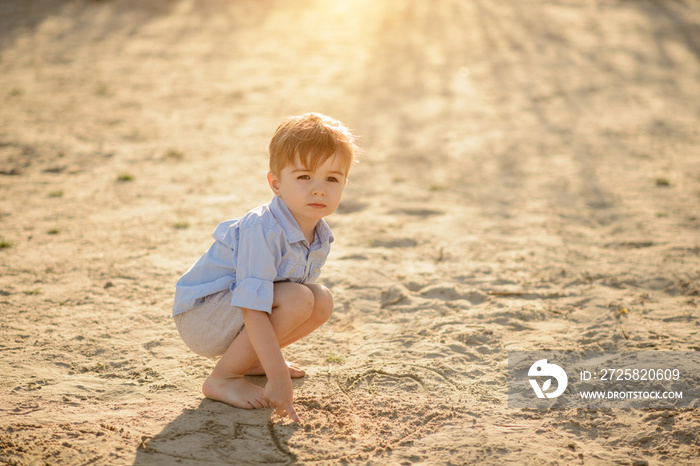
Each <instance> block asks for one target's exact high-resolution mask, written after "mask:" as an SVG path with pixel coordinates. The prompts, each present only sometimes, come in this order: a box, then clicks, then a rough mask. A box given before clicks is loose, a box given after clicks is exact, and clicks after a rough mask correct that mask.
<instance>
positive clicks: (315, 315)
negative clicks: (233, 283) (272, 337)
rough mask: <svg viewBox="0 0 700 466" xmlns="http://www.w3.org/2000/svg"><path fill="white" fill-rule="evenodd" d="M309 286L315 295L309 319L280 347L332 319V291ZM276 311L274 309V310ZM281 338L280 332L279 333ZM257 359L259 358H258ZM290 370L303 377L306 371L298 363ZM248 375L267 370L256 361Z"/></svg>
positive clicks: (261, 373) (282, 339) (292, 332)
mask: <svg viewBox="0 0 700 466" xmlns="http://www.w3.org/2000/svg"><path fill="white" fill-rule="evenodd" d="M303 286H306V287H308V288H309V289H310V290H311V292H312V294H313V297H314V303H313V310H312V311H311V315H310V316H309V318H308V319H306V320H305V321H304V322H302V323H301V324H300V325H299V326H298V327H296V328H295V329H293V330H292V331H291V332H289V333H288V334H287V335H286V336H284V337H282V338H281V339H280V340H279V344H280V348H284V347H285V346H288V345H290V344H292V343H294V342H295V341H297V340H299V339H301V338H303V337H305V336H306V335H308V334H310V333H311V332H313V331H314V330H316V329H317V328H319V327H320V326H321V325H323V324H324V323H325V322H326V321H328V319H330V317H331V314H332V313H333V295H332V294H331V292H330V291H329V290H328V288H326V287H325V286H322V285H317V284H310V285H303ZM273 313H274V311H273ZM278 338H279V334H278ZM256 359H257V358H256ZM288 365H289V372H290V374H291V376H292V377H303V376H304V371H303V370H302V369H301V368H300V367H299V366H297V365H296V364H288ZM246 374H247V375H265V371H264V370H263V368H262V366H261V365H260V362H259V361H256V363H255V365H254V366H251V367H250V369H248V371H246Z"/></svg>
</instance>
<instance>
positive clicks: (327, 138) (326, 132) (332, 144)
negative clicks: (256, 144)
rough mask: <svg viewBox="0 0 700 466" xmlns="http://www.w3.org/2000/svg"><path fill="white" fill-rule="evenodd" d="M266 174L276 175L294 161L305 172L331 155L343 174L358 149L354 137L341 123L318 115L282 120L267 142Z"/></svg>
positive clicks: (347, 169) (353, 159)
mask: <svg viewBox="0 0 700 466" xmlns="http://www.w3.org/2000/svg"><path fill="white" fill-rule="evenodd" d="M269 150H270V171H271V172H272V173H274V174H276V175H279V174H280V172H281V171H282V169H283V168H285V167H286V166H288V165H294V164H295V161H296V158H297V157H298V158H299V161H300V162H301V163H302V165H304V167H305V168H307V169H309V170H312V171H313V170H316V168H317V167H318V166H319V165H321V164H323V163H324V162H325V161H326V160H328V159H329V158H330V157H332V156H334V155H335V156H337V157H339V158H340V160H341V162H342V166H343V168H344V172H345V174H346V175H347V174H348V172H349V171H350V167H351V166H352V164H353V162H354V161H355V153H356V152H357V151H358V147H357V146H356V145H355V136H354V135H353V134H352V133H351V132H350V130H348V129H347V128H346V127H345V126H343V124H342V123H341V122H339V121H338V120H334V119H333V118H331V117H328V116H326V115H322V114H320V113H304V114H303V115H297V116H293V117H289V118H287V119H285V120H284V121H283V122H282V124H280V125H279V126H278V127H277V130H276V131H275V134H274V135H273V136H272V141H270V148H269Z"/></svg>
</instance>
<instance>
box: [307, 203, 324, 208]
mask: <svg viewBox="0 0 700 466" xmlns="http://www.w3.org/2000/svg"><path fill="white" fill-rule="evenodd" d="M309 207H313V208H314V209H323V208H325V207H326V204H317V203H311V204H309Z"/></svg>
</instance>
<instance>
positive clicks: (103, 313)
mask: <svg viewBox="0 0 700 466" xmlns="http://www.w3.org/2000/svg"><path fill="white" fill-rule="evenodd" d="M699 97H700V8H699V7H698V5H697V4H695V3H694V2H681V1H660V0H659V1H651V0H648V1H641V0H640V1H635V2H630V1H621V0H620V1H614V0H609V1H602V0H601V1H594V0H590V1H583V0H581V1H574V0H542V1H534V0H533V1H517V2H515V1H514V2H496V1H490V0H468V1H467V0H464V1H462V0H460V1H457V0H454V1H440V2H433V1H428V0H418V1H413V2H402V1H398V0H387V1H383V2H374V1H369V0H353V1H311V0H308V1H301V0H293V1H284V2H281V1H272V0H265V1H253V0H241V1H235V2H233V1H224V0H218V1H217V0H199V1H194V0H171V1H166V0H144V1H136V0H131V1H126V0H125V1H118V0H103V1H97V0H93V1H86V0H73V1H49V0H33V1H31V2H17V1H14V0H3V1H0V172H1V173H2V174H1V175H0V197H1V199H2V202H1V203H0V246H2V247H1V248H0V316H1V317H2V321H1V323H0V351H1V355H2V357H0V373H2V377H1V378H0V462H1V463H6V464H20V465H25V464H32V465H33V464H58V465H77V464H155V465H160V464H162V465H167V464H174V463H176V464H182V465H201V464H226V463H248V464H259V463H265V464H290V463H295V462H298V463H301V464H338V463H351V464H355V463H363V464H382V465H383V464H413V463H421V464H465V463H475V462H479V463H484V464H503V463H512V464H525V463H527V464H553V463H556V464H637V465H643V464H661V463H663V464H696V462H697V459H698V456H699V455H700V434H699V432H700V429H699V428H698V427H699V426H700V413H699V412H698V410H697V409H693V408H686V409H676V410H658V409H657V410H645V409H638V410H622V409H615V408H610V409H595V408H590V409H588V408H587V409H552V410H549V411H537V410H528V409H515V408H509V407H508V404H507V396H506V395H507V385H506V369H507V357H508V352H509V351H519V350H553V349H564V350H611V351H613V350H617V351H632V350H644V351H657V350H683V351H698V350H700V339H699V331H700V326H699V320H698V319H699V317H700V311H699V310H698V304H699V301H700V298H699V297H698V295H699V293H700V208H699V206H700V153H699V152H698V147H700V146H699V144H700V132H699V131H698V128H700V98H699ZM307 111H318V112H322V113H326V114H329V115H331V116H333V117H335V118H338V119H340V120H341V121H343V122H345V123H346V124H347V125H348V126H350V127H351V128H353V129H354V130H355V131H356V132H357V133H358V134H359V135H361V139H360V140H359V144H360V145H361V146H362V148H363V153H362V154H361V161H360V163H359V164H358V165H357V166H356V167H354V168H353V171H352V173H351V177H350V183H349V184H348V187H347V189H346V191H345V195H344V198H343V203H342V205H341V207H340V209H339V210H338V212H337V213H335V214H334V215H332V216H331V217H329V219H328V220H329V223H330V225H331V227H332V228H333V231H334V234H335V236H336V242H335V243H334V245H333V250H332V251H331V256H330V257H329V260H328V262H327V264H326V266H325V267H324V270H323V273H322V276H321V279H320V282H322V283H324V284H325V285H326V286H328V287H329V288H330V289H331V290H332V291H333V293H334V296H335V303H336V306H335V312H334V315H333V317H332V318H331V320H330V321H329V322H328V323H327V324H326V325H325V326H323V327H322V328H321V329H319V330H318V331H317V332H316V333H314V334H312V335H311V336H309V337H308V338H307V339H305V340H303V341H301V342H298V343H296V344H294V345H292V346H290V347H289V348H287V349H286V350H285V356H286V357H287V358H288V359H289V360H291V361H294V362H297V363H300V364H302V365H303V366H304V367H305V368H306V369H307V372H308V376H307V377H305V378H304V379H302V380H299V381H295V383H294V386H295V403H296V408H297V411H298V413H299V415H300V416H301V417H302V420H303V424H302V425H296V424H294V423H292V422H291V421H290V420H289V419H288V418H285V419H280V418H278V417H277V416H276V415H274V414H273V413H272V411H271V410H269V409H263V410H255V411H246V410H242V409H237V408H234V407H230V406H227V405H224V404H221V403H217V402H213V401H210V400H207V399H204V398H203V396H202V394H201V391H200V387H201V384H202V381H203V380H204V377H206V375H207V374H208V373H209V371H210V370H211V368H212V367H213V364H214V362H213V361H211V360H208V359H205V358H202V357H199V356H197V355H195V354H193V353H191V352H189V351H188V350H187V348H186V347H185V346H184V345H183V344H182V342H181V341H180V339H179V337H178V335H177V332H176V330H175V327H174V325H173V323H172V321H171V319H170V318H169V315H170V308H171V305H172V298H173V292H174V283H175V281H176V280H177V279H178V277H179V276H180V275H181V274H182V273H183V272H184V271H185V270H186V269H187V267H189V265H190V264H191V263H192V262H193V261H194V260H196V258H197V257H199V255H200V254H201V253H202V252H203V251H204V250H205V249H206V248H207V247H208V246H209V244H210V241H211V238H210V234H211V232H212V231H213V229H214V227H215V226H216V225H217V224H218V223H219V222H220V221H222V220H225V219H229V218H234V217H237V216H239V215H242V214H243V213H245V212H246V211H248V210H249V209H250V208H253V207H255V206H257V205H259V204H261V203H264V202H267V201H269V200H270V198H271V193H270V191H269V188H268V187H267V184H266V182H265V174H266V164H267V160H266V155H267V154H266V152H267V144H268V142H269V138H270V137H271V135H272V133H273V131H274V129H275V128H276V126H277V124H279V122H280V121H281V120H282V118H284V117H285V116H287V115H291V114H297V113H302V112H307ZM622 308H624V309H627V310H628V312H627V314H624V313H621V312H620V310H621V309H622ZM253 380H254V381H256V382H257V383H260V384H263V383H264V378H254V379H253Z"/></svg>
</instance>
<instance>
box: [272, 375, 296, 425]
mask: <svg viewBox="0 0 700 466" xmlns="http://www.w3.org/2000/svg"><path fill="white" fill-rule="evenodd" d="M293 393H294V392H293V389H292V379H291V378H290V377H289V375H287V376H286V377H285V376H282V377H276V378H271V379H268V380H267V384H266V385H265V391H264V393H263V398H264V399H265V402H267V403H268V404H269V405H270V406H271V407H272V408H274V409H275V411H276V412H277V414H278V415H279V416H286V415H287V414H288V415H289V417H290V418H292V420H293V421H294V422H296V423H297V424H301V419H299V416H298V415H297V412H296V411H295V410H294V405H293V399H292V397H293Z"/></svg>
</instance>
